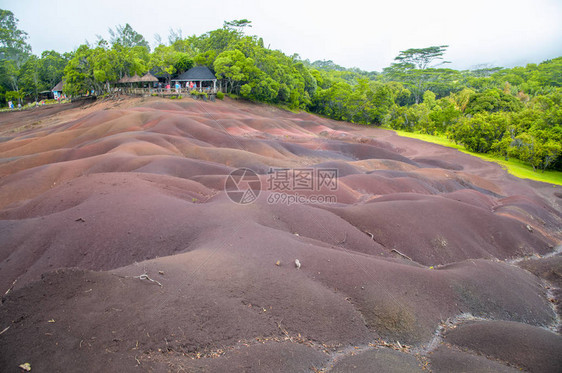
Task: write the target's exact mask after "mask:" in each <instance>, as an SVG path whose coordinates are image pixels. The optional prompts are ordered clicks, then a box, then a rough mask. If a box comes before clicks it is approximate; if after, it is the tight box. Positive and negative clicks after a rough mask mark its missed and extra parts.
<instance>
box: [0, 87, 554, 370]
mask: <svg viewBox="0 0 562 373" xmlns="http://www.w3.org/2000/svg"><path fill="white" fill-rule="evenodd" d="M59 108H64V109H66V110H62V111H57V112H54V111H53V112H49V110H54V109H48V108H37V109H33V110H34V111H32V112H25V111H24V112H19V113H0V141H1V142H0V159H1V162H0V291H1V292H2V294H5V295H4V296H3V298H2V305H1V306H0V332H1V333H0V350H1V351H2V354H0V370H1V371H6V372H10V371H17V367H18V365H20V364H23V363H30V364H31V367H32V371H33V372H43V371H93V369H94V368H93V367H99V368H98V369H99V370H100V371H120V372H129V371H139V367H140V369H141V370H142V371H184V370H185V371H255V372H274V371H292V372H297V371H326V372H327V371H330V372H340V371H342V372H343V371H350V370H351V369H352V368H351V367H355V369H356V371H371V370H372V369H373V368H374V367H375V368H376V369H375V370H377V369H379V371H383V370H384V369H387V370H388V371H399V370H401V371H408V372H409V371H421V370H422V368H424V369H431V370H432V371H434V372H440V371H441V372H453V371H465V370H466V369H467V367H468V368H470V369H473V370H474V371H515V370H517V368H523V369H528V370H531V371H537V372H538V371H544V372H546V371H560V370H561V369H562V358H561V356H562V353H561V352H562V337H560V335H559V334H558V333H559V332H560V323H559V316H557V315H556V312H555V308H554V304H558V302H559V300H560V290H559V287H560V286H561V283H560V273H561V272H560V271H561V268H562V267H561V265H562V259H561V256H560V253H559V251H560V243H561V238H562V231H561V229H560V228H561V227H562V213H561V211H562V190H561V188H562V187H560V186H555V185H549V184H544V183H539V182H533V181H529V180H521V179H517V178H515V177H513V176H510V175H508V174H507V173H506V172H505V171H504V170H502V169H501V168H500V167H499V166H498V165H496V164H494V163H489V162H485V161H483V160H481V159H478V158H475V157H472V156H470V155H467V154H464V153H461V152H458V151H456V150H454V149H449V148H445V147H442V146H439V145H435V144H429V143H425V142H422V141H419V140H415V139H410V138H404V137H400V136H397V135H396V134H394V133H393V132H392V131H388V130H383V129H379V128H372V127H366V126H358V125H353V124H348V123H345V122H338V121H334V120H331V119H326V118H321V117H318V116H315V115H312V114H308V113H304V112H300V113H293V112H289V111H284V110H281V109H277V108H274V107H271V106H267V105H260V104H251V103H246V102H242V101H233V100H230V99H226V100H225V101H217V102H202V101H195V100H192V99H187V98H186V99H182V100H167V99H160V98H155V97H148V98H135V99H128V98H127V99H121V100H107V101H99V102H95V103H83V104H81V105H74V106H68V107H64V106H60V107H59ZM55 111H56V110H55ZM242 168H247V169H250V170H252V171H253V172H255V173H256V175H257V176H256V177H254V178H251V179H250V181H248V180H245V179H240V177H241V176H243V175H249V174H245V173H236V172H235V173H234V178H230V179H229V174H231V173H232V172H233V171H235V170H237V169H242ZM328 173H329V175H332V176H333V175H334V173H335V175H336V177H335V178H330V177H326V175H328ZM252 175H253V174H252ZM252 175H250V176H252ZM306 175H309V176H310V178H306ZM229 180H230V181H229ZM232 180H234V184H233V183H232ZM236 183H240V184H236ZM334 183H335V184H334ZM225 184H226V185H227V187H228V188H229V189H228V190H227V191H225ZM248 185H249V186H250V189H249V190H250V192H253V193H254V194H253V195H250V196H249V197H252V198H251V199H250V200H248V199H245V200H243V201H249V202H251V203H236V202H235V201H233V199H234V200H236V199H237V198H239V197H240V194H236V193H233V192H237V190H236V188H235V187H236V186H240V188H241V189H244V188H247V186H248ZM255 195H257V198H255V200H252V199H253V197H255ZM297 196H299V197H298V198H300V200H299V202H303V201H304V200H305V199H308V201H311V200H313V199H315V198H316V200H318V199H319V198H318V197H319V196H320V197H322V198H323V199H324V200H329V202H331V203H323V202H322V201H320V202H315V203H288V202H295V201H294V200H293V199H296V198H297ZM244 197H248V195H244ZM322 198H320V199H322ZM237 201H238V202H239V201H240V199H238V200H237ZM296 260H298V263H299V264H295V263H296ZM522 267H523V268H525V269H523V268H522ZM537 275H538V276H540V277H537ZM553 303H554V304H553ZM490 341H497V342H498V343H490ZM377 367H378V368H377ZM361 369H362V370H361Z"/></svg>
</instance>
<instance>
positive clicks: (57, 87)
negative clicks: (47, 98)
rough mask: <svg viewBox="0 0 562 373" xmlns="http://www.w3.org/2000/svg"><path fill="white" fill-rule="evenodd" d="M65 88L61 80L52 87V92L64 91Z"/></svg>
mask: <svg viewBox="0 0 562 373" xmlns="http://www.w3.org/2000/svg"><path fill="white" fill-rule="evenodd" d="M63 88H64V83H63V82H62V80H61V81H60V82H58V83H57V85H56V86H54V87H53V89H51V92H62V90H63Z"/></svg>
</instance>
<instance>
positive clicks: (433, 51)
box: [394, 45, 450, 70]
mask: <svg viewBox="0 0 562 373" xmlns="http://www.w3.org/2000/svg"><path fill="white" fill-rule="evenodd" d="M448 47H449V46H448V45H440V46H438V47H437V46H433V47H427V48H410V49H408V50H405V51H400V54H398V56H397V57H396V58H394V60H395V61H398V63H396V65H402V66H403V67H405V68H409V69H411V68H414V69H419V70H425V69H427V68H430V67H432V68H434V67H436V66H439V65H442V64H444V63H450V62H449V61H443V62H441V63H439V64H437V65H435V66H429V65H430V64H431V63H432V62H433V61H435V60H442V59H443V57H442V56H443V55H444V54H445V51H446V50H447V48H448Z"/></svg>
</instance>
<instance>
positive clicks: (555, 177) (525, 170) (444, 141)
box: [388, 128, 562, 185]
mask: <svg viewBox="0 0 562 373" xmlns="http://www.w3.org/2000/svg"><path fill="white" fill-rule="evenodd" d="M388 129H390V128H388ZM391 130H392V131H394V132H396V134H398V135H400V136H404V137H411V138H414V139H419V140H423V141H427V142H431V143H433V144H439V145H443V146H446V147H449V148H454V149H457V150H459V151H461V152H463V153H466V154H470V155H473V156H475V157H478V158H481V159H484V160H486V161H490V162H496V163H498V164H499V165H500V166H502V168H503V169H505V170H507V172H509V173H510V174H512V175H514V176H517V177H520V178H522V179H531V180H537V181H543V182H545V183H551V184H556V185H562V172H560V171H544V172H543V171H533V167H531V165H529V164H527V163H524V162H521V161H520V160H518V159H510V160H509V161H506V160H505V159H504V158H503V157H499V156H493V155H490V154H480V153H473V152H471V151H468V150H466V149H465V147H464V146H462V145H459V144H456V143H455V142H454V141H451V140H449V139H448V138H446V137H445V136H432V135H427V134H423V133H413V132H406V131H399V130H394V129H391Z"/></svg>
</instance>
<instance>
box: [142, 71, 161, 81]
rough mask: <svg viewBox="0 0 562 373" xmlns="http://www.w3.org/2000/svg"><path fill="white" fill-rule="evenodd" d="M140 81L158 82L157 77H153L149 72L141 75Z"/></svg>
mask: <svg viewBox="0 0 562 373" xmlns="http://www.w3.org/2000/svg"><path fill="white" fill-rule="evenodd" d="M140 80H141V82H144V83H155V82H158V78H157V77H155V76H154V75H152V74H151V73H150V72H148V73H146V74H144V75H143V77H142V78H140Z"/></svg>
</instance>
